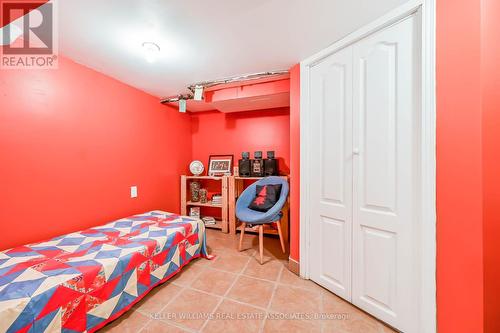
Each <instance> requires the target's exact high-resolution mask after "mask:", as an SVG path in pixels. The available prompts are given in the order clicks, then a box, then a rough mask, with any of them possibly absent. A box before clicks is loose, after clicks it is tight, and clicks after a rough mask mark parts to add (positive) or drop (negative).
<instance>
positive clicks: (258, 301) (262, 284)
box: [227, 276, 274, 308]
mask: <svg viewBox="0 0 500 333" xmlns="http://www.w3.org/2000/svg"><path fill="white" fill-rule="evenodd" d="M273 289H274V283H272V282H268V281H263V280H258V279H254V278H250V277H246V276H240V277H239V278H238V280H237V281H236V283H235V284H234V285H233V287H232V288H231V290H230V291H229V294H228V295H227V297H229V298H232V299H235V300H237V301H240V302H243V303H248V304H251V305H255V306H260V307H262V308H266V307H267V306H268V304H269V300H270V299H271V296H272V293H273Z"/></svg>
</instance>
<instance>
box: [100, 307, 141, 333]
mask: <svg viewBox="0 0 500 333" xmlns="http://www.w3.org/2000/svg"><path fill="white" fill-rule="evenodd" d="M149 321H150V318H149V317H148V316H145V315H143V314H142V313H140V312H137V311H134V310H129V311H127V312H125V313H124V314H123V315H121V317H120V318H118V319H116V320H114V321H113V322H111V323H110V324H108V325H106V326H104V327H103V328H102V329H101V330H99V332H101V333H102V332H110V333H137V332H138V331H139V330H140V329H142V328H143V327H144V326H146V324H147V323H148V322H149Z"/></svg>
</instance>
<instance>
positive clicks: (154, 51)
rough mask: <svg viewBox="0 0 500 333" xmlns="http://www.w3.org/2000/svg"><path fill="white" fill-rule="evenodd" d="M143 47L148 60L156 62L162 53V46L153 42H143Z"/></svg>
mask: <svg viewBox="0 0 500 333" xmlns="http://www.w3.org/2000/svg"><path fill="white" fill-rule="evenodd" d="M142 49H143V50H144V55H145V57H146V60H147V61H148V62H154V61H155V60H156V57H157V56H158V54H159V53H160V46H159V45H158V44H156V43H153V42H144V43H142Z"/></svg>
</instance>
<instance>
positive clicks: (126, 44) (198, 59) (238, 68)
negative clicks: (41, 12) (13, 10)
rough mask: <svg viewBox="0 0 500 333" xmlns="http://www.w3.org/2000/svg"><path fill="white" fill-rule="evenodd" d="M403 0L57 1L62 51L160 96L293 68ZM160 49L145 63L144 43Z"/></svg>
mask: <svg viewBox="0 0 500 333" xmlns="http://www.w3.org/2000/svg"><path fill="white" fill-rule="evenodd" d="M404 2H406V0H163V1H162V0H60V1H59V37H60V52H61V53H62V54H63V55H66V56H68V57H69V58H71V59H73V60H75V61H77V62H79V63H81V64H83V65H86V66H88V67H90V68H93V69H95V70H97V71H99V72H102V73H104V74H106V75H109V76H111V77H114V78H116V79H118V80H120V81H122V82H125V83H127V84H129V85H131V86H134V87H136V88H139V89H141V90H143V91H145V92H148V93H150V94H152V95H154V96H157V97H165V96H170V95H176V94H178V93H181V92H185V91H186V87H187V85H189V84H191V83H195V82H198V81H204V80H212V79H218V78H224V77H228V76H233V75H238V74H244V73H254V72H259V71H268V70H280V69H288V68H290V67H291V66H292V65H294V64H296V63H298V62H299V61H300V60H302V59H304V58H306V57H308V56H310V55H312V54H314V53H315V52H317V51H319V50H321V49H323V48H325V47H326V46H328V45H330V44H332V43H333V42H335V41H336V40H338V39H340V38H342V37H343V36H345V35H346V34H348V33H350V32H352V31H354V30H355V29H357V28H358V27H361V26H362V25H364V24H366V23H368V22H370V21H371V20H373V19H375V18H377V17H378V16H380V15H382V14H384V13H386V12H387V11H389V10H390V9H392V8H394V7H396V6H397V5H399V4H401V3H404ZM145 41H153V42H155V43H157V44H159V45H160V47H161V51H160V54H159V58H158V59H157V60H156V61H155V62H153V63H150V62H148V61H147V60H146V59H145V57H144V54H143V50H142V47H141V45H142V43H143V42H145Z"/></svg>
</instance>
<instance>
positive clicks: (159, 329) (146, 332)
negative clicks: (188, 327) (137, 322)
mask: <svg viewBox="0 0 500 333" xmlns="http://www.w3.org/2000/svg"><path fill="white" fill-rule="evenodd" d="M186 332H189V331H185V330H183V329H182V328H179V327H176V326H173V325H170V324H169V323H166V322H164V321H161V320H154V319H153V320H151V321H150V322H149V324H147V325H146V327H144V328H143V329H142V331H141V333H186Z"/></svg>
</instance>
